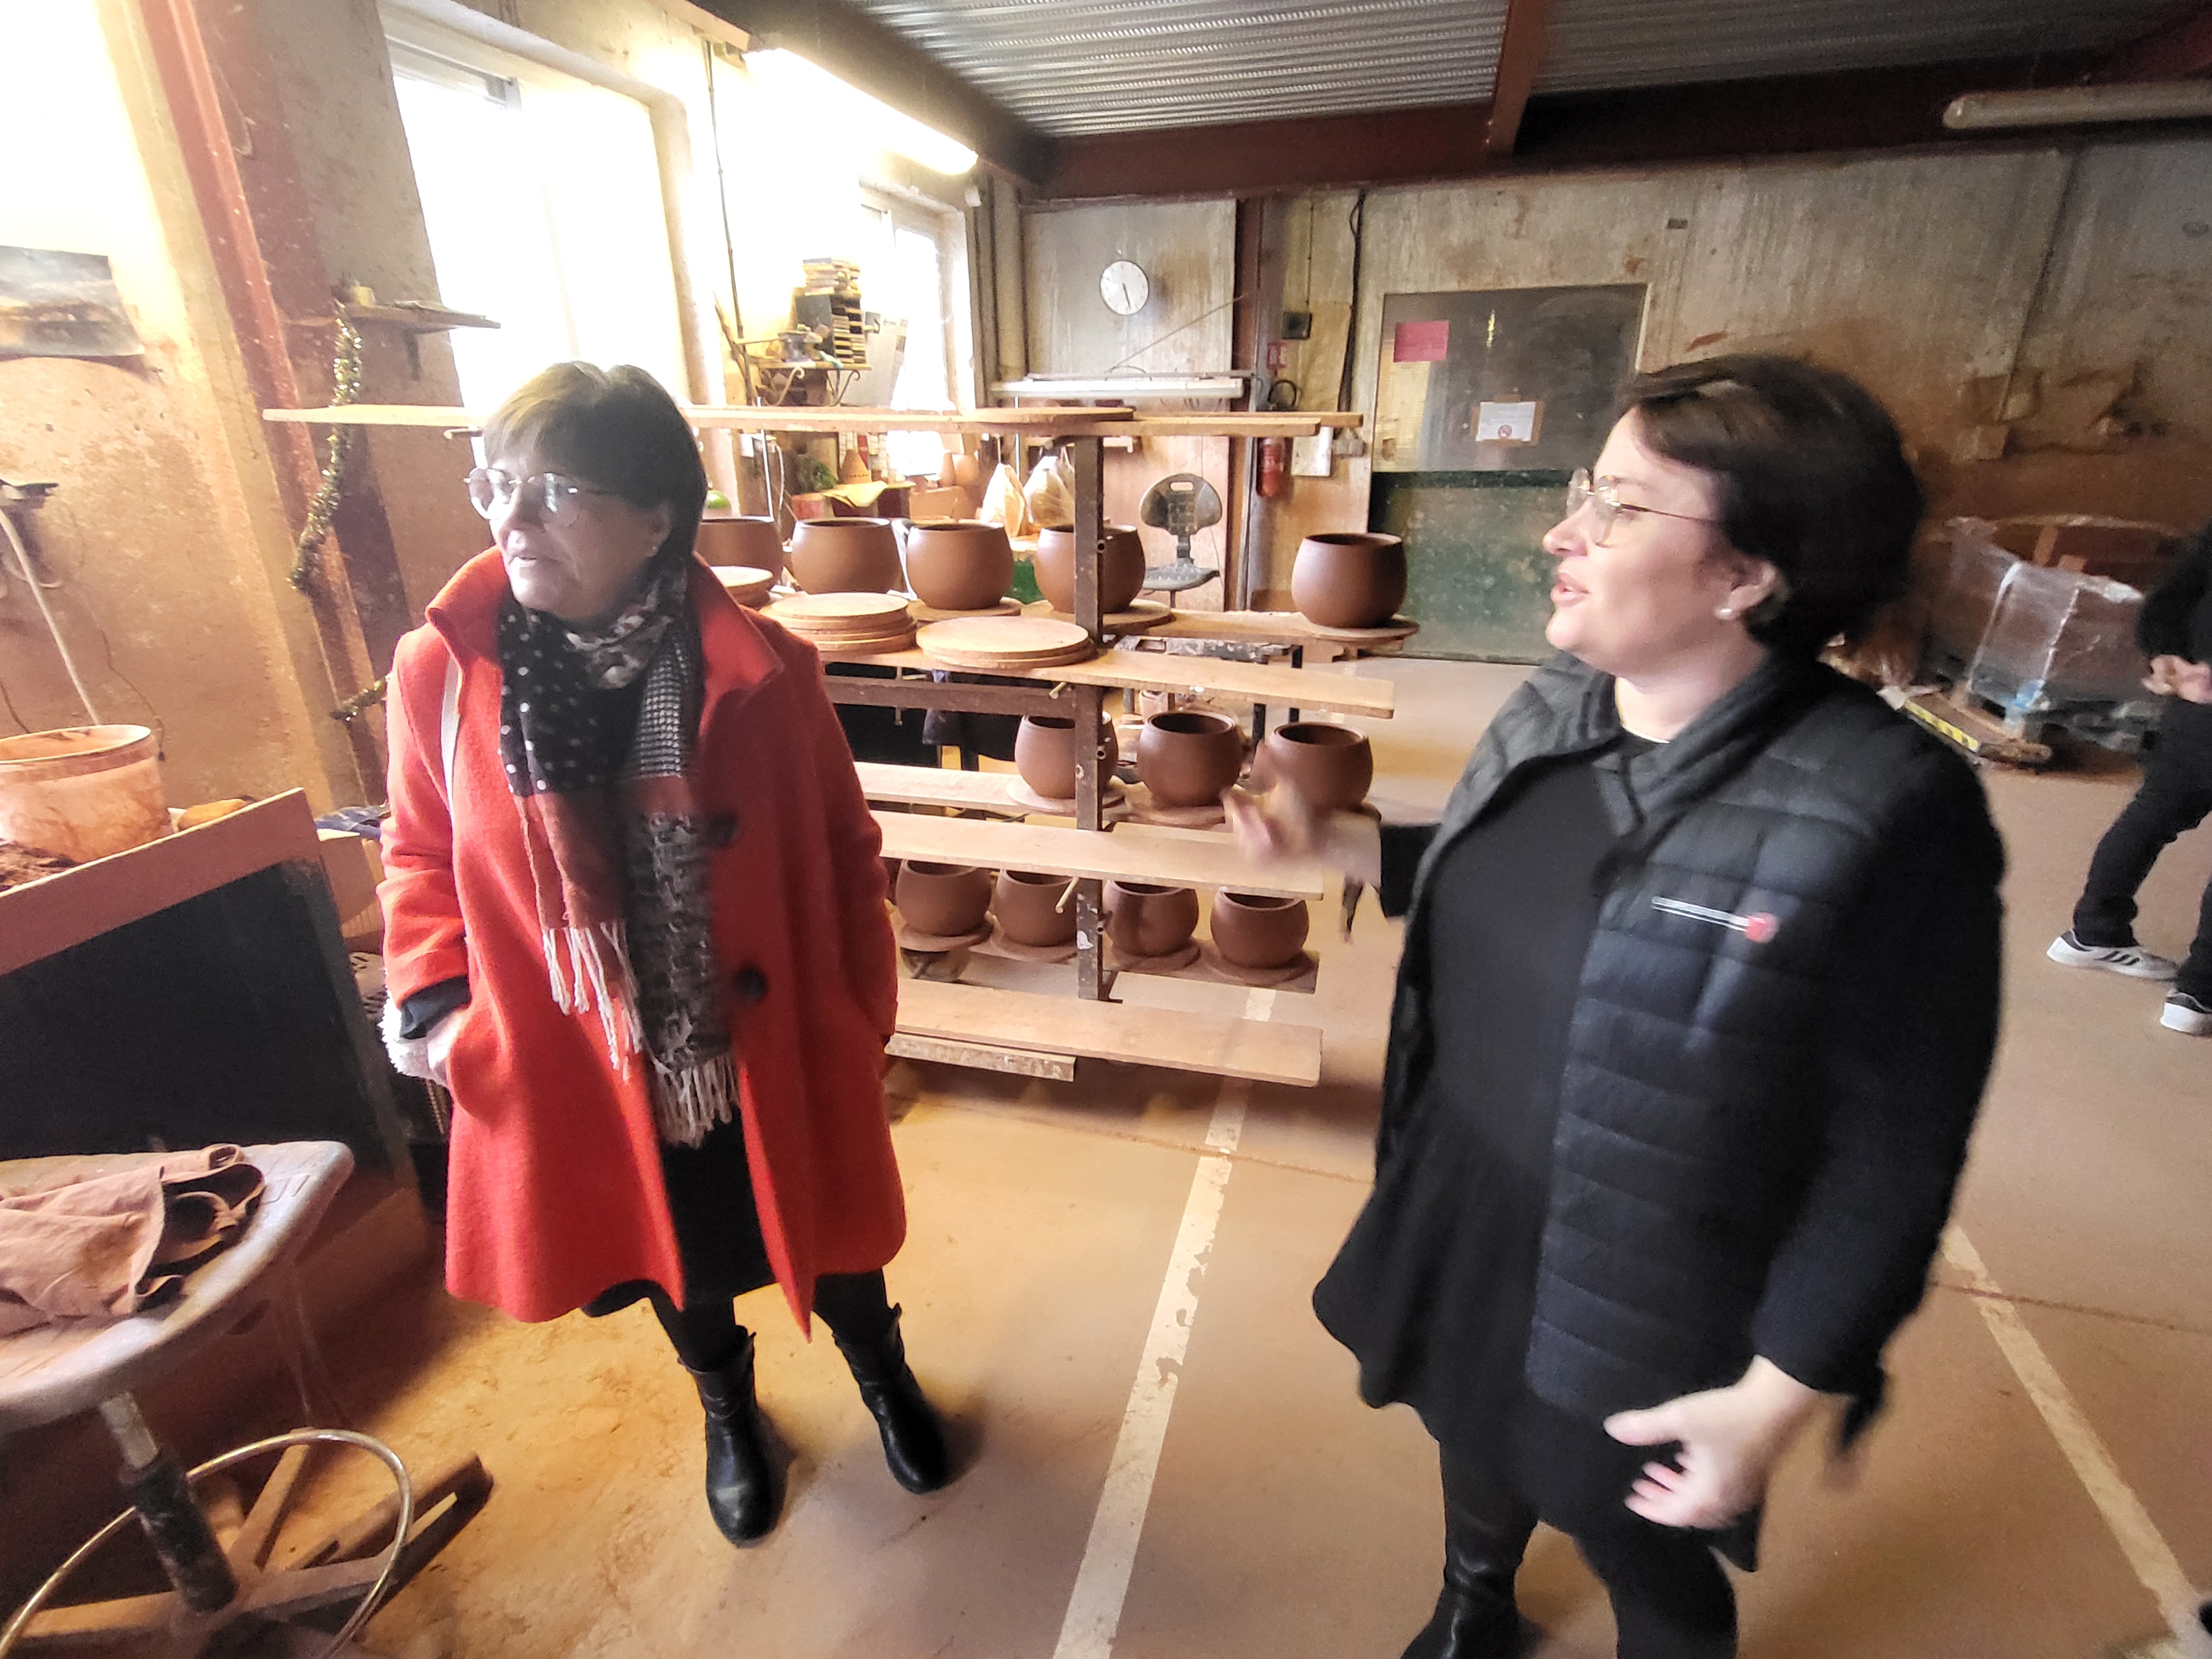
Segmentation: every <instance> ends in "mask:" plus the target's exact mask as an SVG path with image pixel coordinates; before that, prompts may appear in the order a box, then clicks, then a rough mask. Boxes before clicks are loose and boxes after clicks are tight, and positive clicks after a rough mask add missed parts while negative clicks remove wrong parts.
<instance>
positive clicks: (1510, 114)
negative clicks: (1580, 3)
mask: <svg viewBox="0 0 2212 1659" xmlns="http://www.w3.org/2000/svg"><path fill="white" fill-rule="evenodd" d="M1550 21H1551V3H1550V0H1506V4H1505V34H1504V39H1503V40H1500V41H1499V42H1498V78H1497V80H1496V81H1495V82H1493V83H1492V88H1491V93H1490V117H1489V119H1488V120H1487V121H1486V122H1485V123H1484V125H1483V133H1482V148H1483V149H1484V150H1485V152H1486V153H1487V154H1489V155H1512V154H1513V145H1514V141H1515V140H1516V138H1518V137H1520V133H1521V114H1522V111H1524V110H1525V109H1527V108H1528V94H1530V93H1531V92H1533V91H1534V90H1535V88H1536V70H1537V68H1538V66H1539V65H1540V64H1542V62H1543V61H1544V33H1545V30H1546V29H1547V27H1549V24H1550Z"/></svg>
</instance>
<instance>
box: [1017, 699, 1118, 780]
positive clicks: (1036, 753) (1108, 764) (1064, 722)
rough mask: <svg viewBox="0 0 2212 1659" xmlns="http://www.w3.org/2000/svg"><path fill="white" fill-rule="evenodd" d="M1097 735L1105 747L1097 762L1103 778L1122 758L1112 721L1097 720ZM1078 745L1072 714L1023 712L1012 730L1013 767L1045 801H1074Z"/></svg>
mask: <svg viewBox="0 0 2212 1659" xmlns="http://www.w3.org/2000/svg"><path fill="white" fill-rule="evenodd" d="M1098 738H1099V742H1100V744H1101V746H1103V748H1104V749H1105V750H1106V753H1105V756H1104V757H1103V759H1101V760H1100V761H1099V763H1098V768H1099V775H1100V776H1101V777H1104V776H1105V775H1107V774H1109V773H1110V772H1112V771H1113V769H1114V768H1115V764H1116V763H1118V762H1119V761H1120V760H1121V743H1120V741H1119V739H1117V738H1115V735H1114V723H1113V722H1112V721H1111V720H1100V721H1099V722H1098ZM1078 748H1079V744H1078V743H1077V741H1076V737H1075V721H1074V719H1073V717H1072V716H1069V715H1065V714H1024V716H1023V717H1022V724H1021V729H1020V730H1019V731H1018V732H1015V733H1014V770H1015V771H1017V772H1018V773H1020V774H1021V777H1022V781H1023V782H1024V783H1025V784H1027V785H1029V787H1030V788H1031V789H1034V790H1035V791H1036V793H1038V794H1040V795H1042V796H1043V797H1044V798H1045V799H1047V800H1073V799H1075V761H1076V750H1077V749H1078Z"/></svg>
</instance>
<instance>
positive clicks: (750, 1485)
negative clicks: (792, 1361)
mask: <svg viewBox="0 0 2212 1659" xmlns="http://www.w3.org/2000/svg"><path fill="white" fill-rule="evenodd" d="M684 1369H685V1370H690V1367H689V1366H688V1365H687V1366H686V1367H684ZM691 1380H692V1381H693V1382H694V1383H697V1384H698V1385H699V1403H700V1404H701V1405H702V1406H703V1407H706V1411H707V1512H708V1514H710V1515H712V1516H714V1524H715V1525H716V1526H718V1527H720V1528H721V1529H722V1536H723V1537H725V1538H726V1539H728V1540H729V1541H731V1542H732V1544H750V1543H755V1542H757V1541H759V1540H761V1539H763V1538H765V1537H767V1536H768V1534H769V1532H770V1531H771V1530H772V1529H773V1528H775V1523H776V1518H777V1516H780V1515H781V1514H782V1512H783V1489H782V1486H781V1484H780V1483H779V1482H778V1480H777V1479H776V1472H775V1464H774V1463H773V1462H770V1461H769V1455H768V1447H767V1446H766V1445H765V1444H763V1441H762V1436H761V1414H760V1406H759V1404H758V1402H757V1401H756V1400H755V1399H754V1397H753V1336H752V1333H751V1332H750V1331H748V1330H744V1329H740V1330H739V1331H738V1351H737V1352H736V1353H734V1354H733V1355H732V1356H731V1357H730V1359H729V1360H728V1362H727V1363H726V1364H723V1365H720V1366H718V1367H717V1368H716V1369H714V1370H711V1371H692V1372H691Z"/></svg>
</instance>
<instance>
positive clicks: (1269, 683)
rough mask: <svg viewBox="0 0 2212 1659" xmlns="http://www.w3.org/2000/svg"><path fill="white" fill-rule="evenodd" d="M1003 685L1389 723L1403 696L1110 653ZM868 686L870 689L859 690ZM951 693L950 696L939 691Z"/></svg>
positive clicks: (1146, 654)
mask: <svg viewBox="0 0 2212 1659" xmlns="http://www.w3.org/2000/svg"><path fill="white" fill-rule="evenodd" d="M823 661H825V662H872V663H879V664H881V665H883V666H884V667H886V668H913V669H920V670H922V671H928V670H930V669H933V668H942V667H943V666H944V665H943V664H941V663H937V662H933V661H931V660H930V659H929V658H928V657H927V656H925V655H924V654H923V653H921V652H920V651H916V650H909V651H885V652H881V653H877V654H876V655H873V656H865V657H863V656H854V657H841V656H838V655H836V653H833V652H830V651H828V650H825V651H823ZM996 678H1006V679H1018V680H1036V681H1040V682H1044V683H1048V684H1060V685H1103V686H1106V687H1109V688H1110V689H1113V690H1124V691H1188V692H1194V693H1198V694H1200V695H1203V694H1204V693H1206V692H1209V691H1212V692H1218V693H1220V694H1221V695H1223V696H1231V697H1244V698H1249V700H1250V701H1252V702H1264V703H1267V704H1270V705H1277V704H1279V705H1280V706H1282V707H1283V708H1326V709H1329V710H1332V711H1334V712H1335V713H1337V714H1370V715H1372V716H1374V717H1375V718H1376V720H1389V718H1390V716H1391V714H1392V712H1393V710H1395V708H1396V707H1397V702H1398V689H1397V687H1395V685H1393V684H1390V682H1389V681H1388V680H1363V679H1355V678H1352V677H1351V676H1350V675H1346V674H1322V673H1318V672H1316V671H1313V670H1311V669H1306V668H1278V667H1276V666H1275V665H1273V664H1272V663H1254V662H1224V661H1222V660H1221V659H1218V658H1216V657H1176V656H1170V655H1168V654H1167V653H1164V652H1157V651H1108V652H1103V653H1101V654H1099V655H1098V656H1096V657H1094V658H1092V659H1091V660H1090V661H1089V662H1079V663H1067V664H1065V665H1061V666H1060V667H1058V668H1031V669H1023V670H1012V671H1007V672H1006V673H1005V674H1003V675H1000V676H998V677H996ZM859 683H860V684H865V682H859ZM939 689H940V690H943V689H949V688H939Z"/></svg>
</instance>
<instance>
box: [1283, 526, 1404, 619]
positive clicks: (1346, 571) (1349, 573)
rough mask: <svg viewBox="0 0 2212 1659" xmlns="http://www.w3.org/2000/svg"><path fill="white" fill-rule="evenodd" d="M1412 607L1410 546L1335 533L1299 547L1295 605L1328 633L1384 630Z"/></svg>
mask: <svg viewBox="0 0 2212 1659" xmlns="http://www.w3.org/2000/svg"><path fill="white" fill-rule="evenodd" d="M1405 602H1406V544H1405V543H1404V542H1402V541H1401V540H1400V539H1399V538H1397V537H1395V536H1384V535H1379V534H1376V532H1371V531H1365V530H1332V531H1326V532H1322V534H1320V535H1317V536H1309V537H1307V538H1305V540H1304V541H1303V542H1300V543H1299V544H1298V557H1297V563H1295V564H1293V565H1292V566H1291V604H1293V605H1297V608H1298V610H1299V611H1300V613H1301V614H1303V615H1304V617H1305V619H1306V620H1307V621H1308V622H1310V623H1319V624H1320V625H1321V626H1322V627H1323V628H1380V627H1381V626H1382V625H1383V623H1387V622H1389V620H1390V618H1391V617H1395V616H1396V615H1397V614H1398V607H1399V606H1400V605H1403V604H1405Z"/></svg>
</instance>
